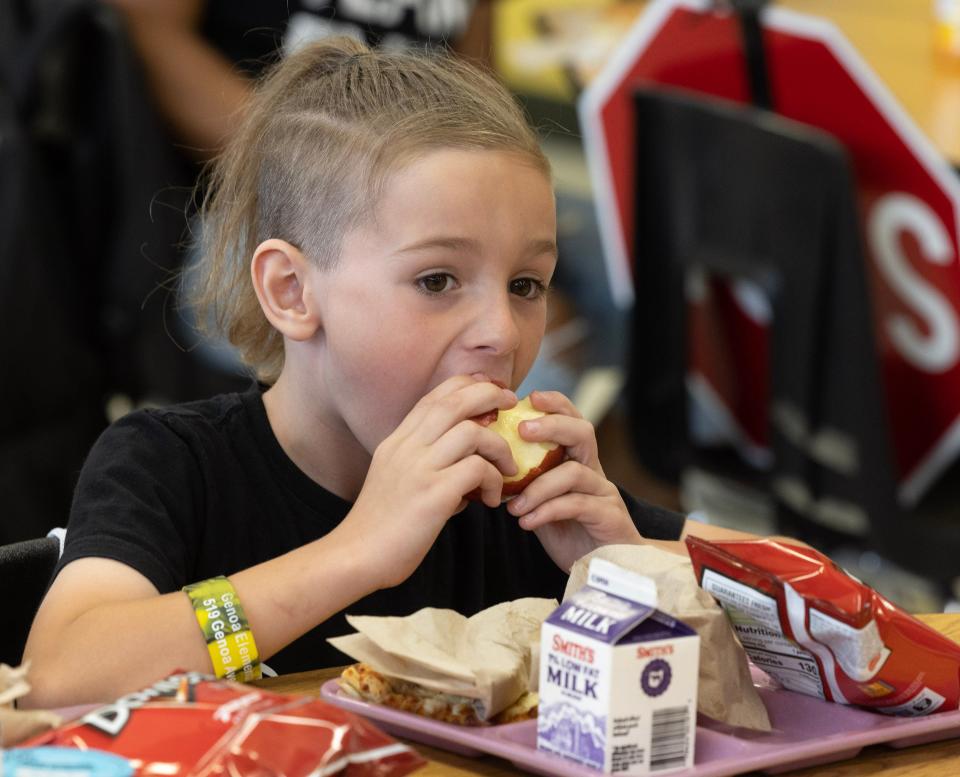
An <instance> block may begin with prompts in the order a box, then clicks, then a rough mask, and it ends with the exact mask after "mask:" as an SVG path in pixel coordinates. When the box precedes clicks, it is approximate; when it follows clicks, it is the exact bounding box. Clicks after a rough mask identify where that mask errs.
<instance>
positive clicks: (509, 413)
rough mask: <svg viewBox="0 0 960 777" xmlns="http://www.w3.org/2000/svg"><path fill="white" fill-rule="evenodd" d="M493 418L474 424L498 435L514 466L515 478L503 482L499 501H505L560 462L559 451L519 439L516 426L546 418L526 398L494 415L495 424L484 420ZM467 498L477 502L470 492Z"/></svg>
mask: <svg viewBox="0 0 960 777" xmlns="http://www.w3.org/2000/svg"><path fill="white" fill-rule="evenodd" d="M493 415H494V414H493V413H488V414H485V415H483V416H480V417H478V418H476V419H474V420H475V421H477V423H479V424H482V425H484V426H487V427H488V428H489V429H490V430H491V431H494V432H496V433H497V434H499V435H500V436H501V437H502V438H503V439H504V440H506V441H507V445H509V446H510V452H511V453H512V454H513V461H514V463H515V464H516V465H517V474H516V475H510V476H509V477H504V479H503V492H502V498H503V499H509V498H510V497H512V496H516V495H517V494H519V493H520V492H521V491H523V489H525V488H526V487H527V486H528V485H529V484H530V483H531V481H533V480H534V479H535V478H537V477H539V476H540V475H542V474H543V473H544V472H546V471H547V470H550V469H553V468H554V467H555V466H557V465H558V464H559V463H560V462H562V461H563V448H561V447H560V446H559V445H557V443H555V442H534V441H530V440H525V439H523V438H522V437H521V436H520V429H519V426H520V424H521V423H522V422H523V421H532V420H534V419H535V418H541V417H543V416H545V415H546V413H544V412H543V411H542V410H537V409H536V408H535V407H534V406H533V404H532V403H531V402H530V397H524V398H523V399H521V400H520V401H519V402H517V404H516V405H514V406H513V407H511V408H510V409H509V410H500V411H499V412H497V413H496V418H495V420H492V421H490V420H488V419H490V418H492V417H493ZM467 498H468V499H479V498H480V493H479V491H473V492H471V493H470V494H469V495H468V496H467Z"/></svg>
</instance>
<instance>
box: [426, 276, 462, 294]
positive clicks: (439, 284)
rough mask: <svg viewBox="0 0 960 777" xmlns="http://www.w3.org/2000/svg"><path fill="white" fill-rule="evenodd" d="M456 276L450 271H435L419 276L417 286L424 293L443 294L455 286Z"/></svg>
mask: <svg viewBox="0 0 960 777" xmlns="http://www.w3.org/2000/svg"><path fill="white" fill-rule="evenodd" d="M453 284H454V278H453V276H452V275H450V274H449V273H445V272H435V273H430V275H424V276H423V277H422V278H417V288H418V289H419V290H420V291H422V292H423V293H424V294H443V292H445V291H450V289H451V288H453Z"/></svg>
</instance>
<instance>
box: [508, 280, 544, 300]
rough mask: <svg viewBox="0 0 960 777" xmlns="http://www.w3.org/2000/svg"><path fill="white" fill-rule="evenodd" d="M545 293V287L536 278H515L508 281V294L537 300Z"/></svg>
mask: <svg viewBox="0 0 960 777" xmlns="http://www.w3.org/2000/svg"><path fill="white" fill-rule="evenodd" d="M546 291H547V285H546V284H545V283H543V282H542V281H538V280H537V279H536V278H516V279H514V280H512V281H510V293H511V294H516V295H517V296H518V297H524V298H526V299H537V298H539V297H542V296H543V295H544V294H545V293H546Z"/></svg>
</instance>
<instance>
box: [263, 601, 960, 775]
mask: <svg viewBox="0 0 960 777" xmlns="http://www.w3.org/2000/svg"><path fill="white" fill-rule="evenodd" d="M918 617H919V618H920V620H922V621H924V622H925V623H928V624H930V625H931V626H933V627H934V628H935V629H937V630H938V631H940V632H941V633H943V634H946V635H947V636H949V637H951V638H952V639H954V640H956V641H958V642H960V615H953V614H951V615H943V614H939V615H920V616H918ZM339 673H340V670H339V669H318V670H316V671H312V672H302V673H300V674H292V675H286V676H283V677H274V678H269V679H264V680H260V681H258V682H257V683H256V684H257V685H261V686H263V687H266V688H269V689H270V690H274V691H280V692H282V693H306V694H313V695H317V694H319V692H320V686H321V685H322V684H323V683H324V682H325V681H326V680H329V679H330V678H332V677H336V676H337V675H338V674H339ZM416 748H417V750H418V751H420V752H421V753H422V754H423V755H424V756H426V757H427V758H428V759H430V763H429V764H428V765H427V766H425V767H424V768H423V769H422V770H421V771H419V772H417V774H418V775H423V777H432V776H433V775H436V776H437V777H439V776H440V775H444V776H445V777H452V776H455V775H461V776H462V775H477V774H480V775H489V776H490V777H507V776H508V775H510V777H515V776H516V775H520V774H523V772H521V771H520V770H519V769H517V768H516V767H515V766H513V765H512V764H509V763H507V762H506V761H502V760H500V759H498V758H494V757H492V756H490V757H483V758H465V757H464V756H459V755H456V754H454V753H448V752H446V751H445V750H438V749H436V748H433V747H427V746H425V745H420V744H417V745H416ZM785 774H787V775H789V776H792V777H866V775H871V777H873V776H874V775H879V776H880V777H907V775H910V777H950V776H951V775H960V739H953V740H948V741H946V742H935V743H933V744H930V745H919V746H917V747H912V748H907V749H905V750H893V749H892V748H888V747H884V746H880V745H878V746H873V747H868V748H865V749H864V750H863V751H862V752H861V753H860V755H858V756H857V757H856V758H853V759H851V760H849V761H843V762H840V763H837V764H831V765H828V766H818V767H813V768H811V769H802V770H799V771H793V772H785Z"/></svg>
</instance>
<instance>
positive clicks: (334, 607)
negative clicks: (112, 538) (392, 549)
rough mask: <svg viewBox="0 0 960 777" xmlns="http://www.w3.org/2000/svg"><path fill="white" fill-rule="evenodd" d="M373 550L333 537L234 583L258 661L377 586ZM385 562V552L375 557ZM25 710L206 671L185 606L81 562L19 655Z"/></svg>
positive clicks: (107, 564) (178, 596) (63, 578)
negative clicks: (26, 688)
mask: <svg viewBox="0 0 960 777" xmlns="http://www.w3.org/2000/svg"><path fill="white" fill-rule="evenodd" d="M371 545H372V543H369V542H368V543H366V548H364V547H355V546H354V545H353V544H351V542H350V540H349V539H348V538H346V537H344V536H342V535H338V534H337V532H336V531H334V532H332V533H331V534H329V535H327V536H326V537H324V538H322V539H320V540H317V541H315V542H312V543H310V544H308V545H305V546H303V547H302V548H298V549H296V550H294V551H292V552H290V553H287V554H285V555H283V556H280V557H278V558H275V559H272V560H270V561H267V562H265V563H263V564H259V565H257V566H254V567H251V568H250V569H247V570H244V571H242V572H238V573H236V574H233V575H231V576H230V580H231V582H232V583H233V585H234V587H235V588H236V590H237V595H238V597H239V599H240V601H241V603H242V604H243V608H244V610H245V613H246V616H247V619H248V621H249V623H250V626H251V629H252V631H253V634H254V637H255V639H256V643H257V648H258V650H259V652H260V656H261V659H268V658H269V657H270V656H271V655H273V654H274V653H276V652H277V651H278V650H279V649H280V648H282V647H284V646H285V645H287V644H288V643H290V642H292V641H293V640H294V639H296V638H297V637H299V636H300V635H301V634H303V633H305V632H306V631H308V630H309V629H310V628H312V627H313V626H315V625H316V624H318V623H321V622H323V621H324V620H326V619H327V618H328V617H330V616H331V615H333V614H334V613H336V612H338V611H340V610H342V609H343V608H344V607H346V606H348V605H349V604H351V603H352V602H354V601H356V600H358V599H360V598H362V597H363V596H365V595H367V594H369V593H371V592H372V591H373V590H375V589H376V588H377V587H378V581H379V571H378V566H379V565H380V564H381V562H382V560H381V559H379V558H377V557H376V555H375V554H373V553H372V552H371V551H372V548H371ZM381 555H382V554H381ZM24 660H29V661H31V664H32V665H31V668H30V682H31V685H32V686H33V689H34V690H33V693H32V694H31V695H30V696H29V697H28V698H27V700H26V701H27V703H28V704H29V705H30V706H40V707H46V706H64V705H69V704H74V703H86V702H91V701H109V700H112V699H114V698H117V697H119V696H121V695H123V694H124V693H128V692H130V691H131V690H134V689H137V688H141V687H145V686H147V685H149V684H150V683H152V682H155V681H156V680H157V679H158V678H160V677H163V676H165V675H166V674H168V673H170V672H171V671H172V670H174V669H187V670H197V671H202V672H211V671H212V666H211V662H210V657H209V654H208V653H207V648H206V644H205V642H204V640H203V636H202V634H201V632H200V628H199V626H198V625H197V620H196V617H195V616H194V612H193V608H192V606H191V604H190V600H189V598H188V597H187V595H186V594H185V593H183V592H180V591H177V592H175V593H169V594H164V595H162V596H161V595H159V594H158V592H157V589H156V588H155V587H154V586H153V584H152V583H151V582H150V581H149V580H147V578H146V577H144V576H143V575H141V574H140V573H139V572H137V571H136V570H134V569H133V568H131V567H128V566H126V565H125V564H122V563H120V562H117V561H112V560H110V559H104V558H82V559H79V560H77V561H74V562H72V563H70V564H68V565H67V566H66V567H64V569H63V570H62V571H61V573H60V574H59V575H58V576H57V578H56V580H55V581H54V583H53V585H52V586H51V588H50V590H49V592H48V593H47V596H46V598H45V599H44V602H43V605H42V606H41V608H40V611H39V612H38V614H37V618H36V620H35V621H34V624H33V628H32V629H31V632H30V638H29V640H28V642H27V646H26V650H25V651H24Z"/></svg>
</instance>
